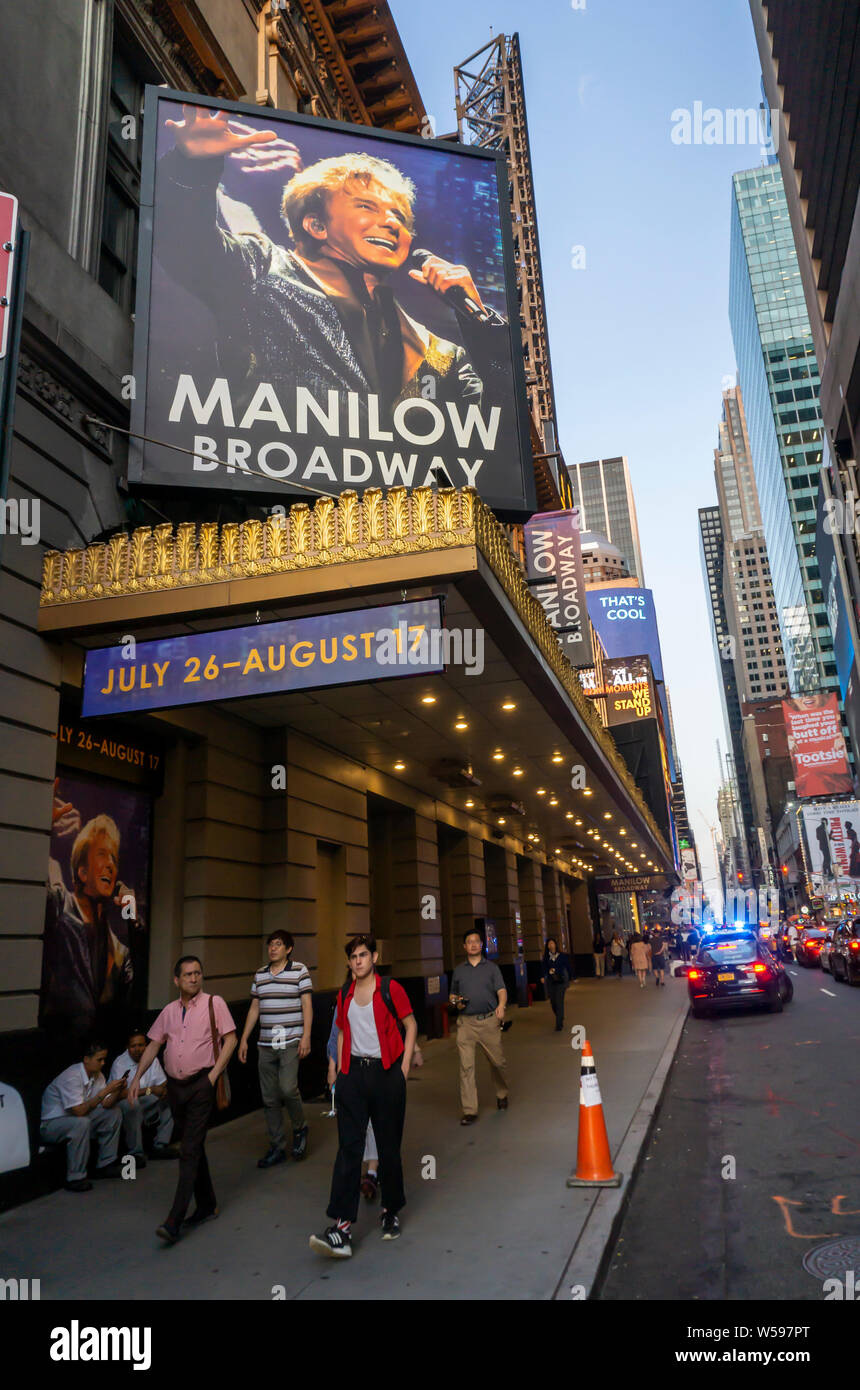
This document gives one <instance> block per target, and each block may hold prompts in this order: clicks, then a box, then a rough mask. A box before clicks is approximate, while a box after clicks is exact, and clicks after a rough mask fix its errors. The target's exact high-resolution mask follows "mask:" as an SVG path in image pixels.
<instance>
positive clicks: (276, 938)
mask: <svg viewBox="0 0 860 1390" xmlns="http://www.w3.org/2000/svg"><path fill="white" fill-rule="evenodd" d="M266 946H267V950H268V954H269V963H268V965H267V966H264V967H263V969H262V970H258V971H257V973H256V975H255V976H254V982H253V984H252V985H251V1007H250V1008H249V1010H248V1017H247V1018H246V1020H245V1027H244V1029H243V1030H242V1041H241V1042H240V1043H239V1061H240V1062H247V1060H248V1039H249V1037H250V1036H251V1033H252V1031H253V1029H254V1028H255V1026H256V1024H257V1021H258V1020H259V1023H260V1037H259V1039H258V1042H257V1067H258V1070H259V1076H260V1091H261V1093H262V1096H263V1109H264V1111H265V1115H266V1128H267V1130H268V1132H269V1151H268V1153H267V1154H265V1155H264V1157H263V1158H261V1159H260V1160H259V1161H258V1163H257V1167H258V1168H274V1166H275V1165H276V1164H277V1163H285V1162H286V1159H287V1151H286V1149H287V1141H286V1137H285V1135H284V1113H283V1107H284V1105H286V1107H287V1110H288V1112H289V1116H290V1121H291V1123H292V1127H293V1146H292V1156H293V1158H295V1159H301V1158H304V1157H305V1155H306V1153H307V1151H308V1127H307V1125H306V1123H305V1112H304V1108H303V1106H302V1098H301V1096H300V1094H299V1062H300V1061H301V1059H302V1057H307V1055H308V1053H309V1052H310V1050H311V1018H312V1008H311V989H312V984H311V977H310V974H309V972H308V968H307V966H306V965H301V964H300V963H299V961H294V960H293V959H292V952H293V938H292V936H291V934H290V933H289V932H288V931H283V930H282V929H281V928H280V927H279V928H278V929H277V931H273V932H272V934H271V936H270V937H269V939H268V942H267V943H266Z"/></svg>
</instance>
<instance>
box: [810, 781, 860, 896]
mask: <svg viewBox="0 0 860 1390" xmlns="http://www.w3.org/2000/svg"><path fill="white" fill-rule="evenodd" d="M802 814H803V829H804V833H805V836H806V852H807V862H808V865H809V870H810V874H811V876H812V881H813V885H814V887H815V889H816V891H819V892H820V891H821V890H822V888H824V887H826V886H827V884H829V883H840V882H842V881H843V880H845V879H856V880H860V839H858V834H860V803H858V802H856V801H820V802H818V803H817V805H815V806H804V807H803V812H802Z"/></svg>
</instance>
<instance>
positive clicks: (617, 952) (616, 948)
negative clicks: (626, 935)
mask: <svg viewBox="0 0 860 1390" xmlns="http://www.w3.org/2000/svg"><path fill="white" fill-rule="evenodd" d="M609 954H610V955H611V957H612V969H613V972H614V973H615V974H616V975H617V976H618V978H619V980H620V979H621V972H622V970H623V969H624V941H623V939H622V936H621V933H620V931H618V930H616V931H615V932H614V934H613V937H612V940H611V941H610V943H609Z"/></svg>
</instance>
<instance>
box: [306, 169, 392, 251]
mask: <svg viewBox="0 0 860 1390" xmlns="http://www.w3.org/2000/svg"><path fill="white" fill-rule="evenodd" d="M373 184H376V185H378V186H379V187H380V188H384V189H386V190H387V191H388V192H389V193H391V194H393V196H394V197H395V198H396V199H398V200H399V201H400V202H402V204H403V207H404V209H405V211H406V213H407V215H408V218H407V225H408V227H409V230H410V231H411V230H412V228H413V211H414V204H415V193H416V189H415V184H414V183H413V182H412V180H411V179H410V178H407V177H406V175H405V174H401V172H400V170H399V169H398V168H396V167H395V165H393V164H390V163H389V161H388V160H387V159H376V158H375V156H373V155H368V154H344V155H336V156H335V157H334V158H332V159H320V160H318V161H317V163H316V164H311V165H310V167H309V168H307V169H303V170H302V172H301V173H300V174H296V175H295V176H294V177H293V178H291V179H290V182H289V183H288V184H287V185H286V187H285V189H284V194H283V197H282V199H281V216H282V217H283V219H284V221H285V222H286V224H287V226H288V227H289V229H290V234H291V236H292V238H293V241H294V242H295V243H296V245H297V246H299V247H300V248H303V249H310V247H311V246H312V245H314V244H315V239H314V238H313V237H310V236H309V235H308V233H307V232H306V231H305V227H304V221H305V218H306V217H308V216H311V217H319V218H320V219H321V220H325V216H326V213H327V211H328V195H329V194H330V193H335V192H337V191H338V190H340V189H344V188H345V189H347V190H349V189H350V187H351V186H352V187H354V186H355V185H358V186H359V187H361V188H370V187H371V185H373Z"/></svg>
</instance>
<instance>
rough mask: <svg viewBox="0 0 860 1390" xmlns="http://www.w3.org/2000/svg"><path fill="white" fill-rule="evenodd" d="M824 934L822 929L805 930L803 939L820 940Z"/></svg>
mask: <svg viewBox="0 0 860 1390" xmlns="http://www.w3.org/2000/svg"><path fill="white" fill-rule="evenodd" d="M825 935H826V933H825V932H823V931H805V932H804V933H803V939H804V941H820V940H821V938H822V937H823V936H825Z"/></svg>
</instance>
